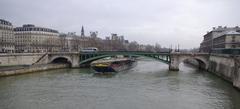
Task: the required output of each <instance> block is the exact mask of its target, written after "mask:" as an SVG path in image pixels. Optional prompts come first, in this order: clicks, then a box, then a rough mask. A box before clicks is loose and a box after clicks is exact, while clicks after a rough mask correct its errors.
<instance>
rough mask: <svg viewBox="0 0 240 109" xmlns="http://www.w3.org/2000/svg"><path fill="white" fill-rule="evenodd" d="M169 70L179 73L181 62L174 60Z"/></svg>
mask: <svg viewBox="0 0 240 109" xmlns="http://www.w3.org/2000/svg"><path fill="white" fill-rule="evenodd" d="M169 70H170V71H179V61H178V60H176V59H174V58H172V59H171V62H170V63H169Z"/></svg>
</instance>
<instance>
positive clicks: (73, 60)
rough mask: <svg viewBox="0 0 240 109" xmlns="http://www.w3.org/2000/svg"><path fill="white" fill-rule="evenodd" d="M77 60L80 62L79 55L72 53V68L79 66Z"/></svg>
mask: <svg viewBox="0 0 240 109" xmlns="http://www.w3.org/2000/svg"><path fill="white" fill-rule="evenodd" d="M79 62H80V56H79V55H74V56H73V57H72V67H73V68H76V67H80V65H79Z"/></svg>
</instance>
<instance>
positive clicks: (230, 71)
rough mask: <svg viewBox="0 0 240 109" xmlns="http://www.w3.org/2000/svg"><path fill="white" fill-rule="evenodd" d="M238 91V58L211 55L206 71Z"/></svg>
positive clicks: (239, 82)
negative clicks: (229, 83) (227, 82)
mask: <svg viewBox="0 0 240 109" xmlns="http://www.w3.org/2000/svg"><path fill="white" fill-rule="evenodd" d="M207 70H208V71H209V72H212V73H214V74H216V75H218V76H220V77H222V78H224V79H225V80H227V81H229V82H232V83H233V86H234V87H236V88H238V89H240V57H236V56H230V55H219V54H218V55H216V54H215V55H211V56H210V58H209V67H208V69H207Z"/></svg>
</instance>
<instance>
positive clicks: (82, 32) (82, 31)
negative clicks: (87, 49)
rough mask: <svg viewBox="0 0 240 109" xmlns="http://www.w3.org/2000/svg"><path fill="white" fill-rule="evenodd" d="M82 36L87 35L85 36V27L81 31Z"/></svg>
mask: <svg viewBox="0 0 240 109" xmlns="http://www.w3.org/2000/svg"><path fill="white" fill-rule="evenodd" d="M81 36H82V37H83V36H85V35H84V28H83V26H82V30H81Z"/></svg>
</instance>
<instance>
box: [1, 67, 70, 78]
mask: <svg viewBox="0 0 240 109" xmlns="http://www.w3.org/2000/svg"><path fill="white" fill-rule="evenodd" d="M66 67H69V65H67V64H45V65H32V66H28V67H22V68H12V69H8V70H0V77H1V76H11V75H19V74H26V73H33V72H38V71H45V70H52V69H59V68H66Z"/></svg>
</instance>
